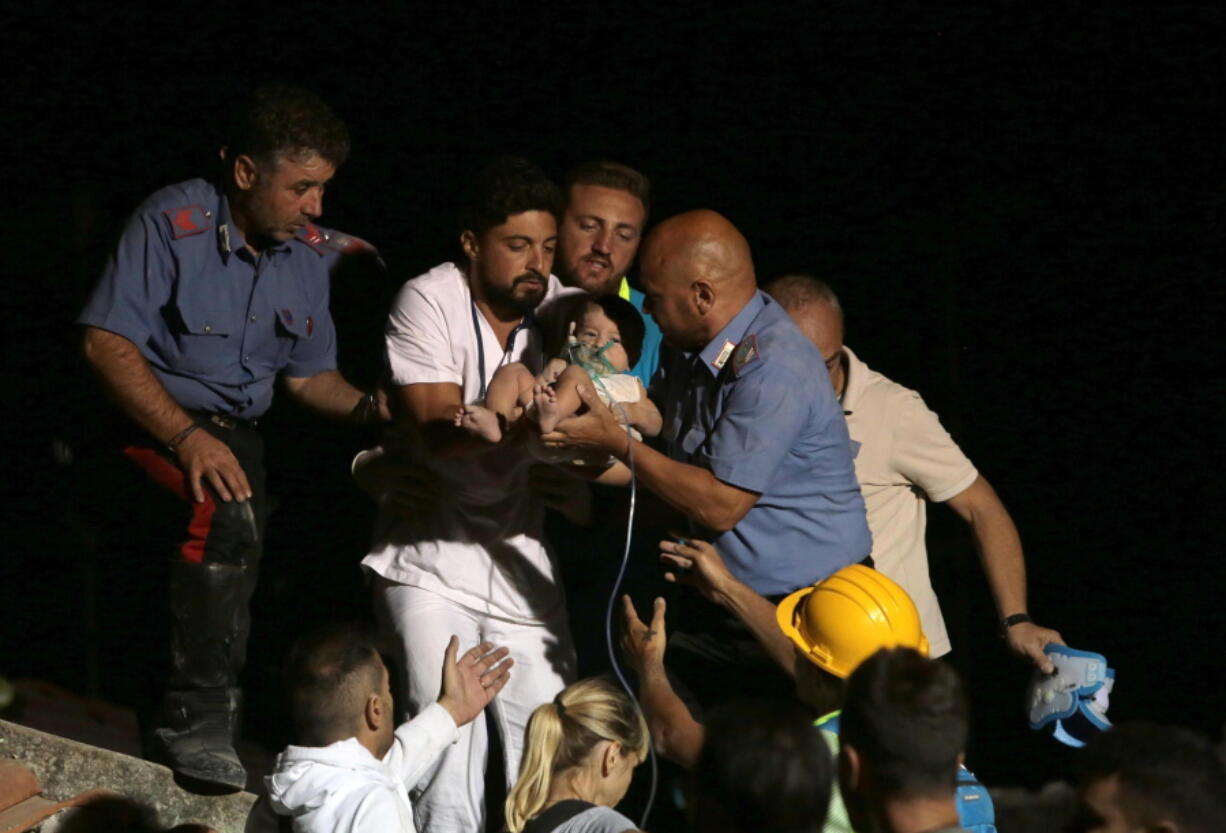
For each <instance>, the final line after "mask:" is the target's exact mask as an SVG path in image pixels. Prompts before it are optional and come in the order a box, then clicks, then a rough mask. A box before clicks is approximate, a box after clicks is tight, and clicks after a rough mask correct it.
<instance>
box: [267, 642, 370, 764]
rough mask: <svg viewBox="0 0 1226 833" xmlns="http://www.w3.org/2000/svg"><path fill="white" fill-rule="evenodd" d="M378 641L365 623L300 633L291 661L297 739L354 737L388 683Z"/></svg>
mask: <svg viewBox="0 0 1226 833" xmlns="http://www.w3.org/2000/svg"><path fill="white" fill-rule="evenodd" d="M380 663H381V660H380V658H379V648H378V642H377V641H376V639H375V637H374V634H373V633H372V632H371V630H370V629H369V628H368V627H366V626H365V625H359V624H354V623H344V624H333V625H327V626H324V627H322V628H319V629H317V630H315V631H312V632H311V633H308V634H307V635H305V636H304V637H302V638H301V639H299V640H298V641H297V642H296V643H295V644H294V647H293V648H291V649H290V653H289V656H288V657H287V658H286V663H285V685H286V689H287V690H288V691H289V700H290V712H291V714H292V715H293V718H294V727H295V734H296V737H297V742H298V743H299V744H300V745H302V746H327V745H328V744H331V743H335V742H336V741H338V740H344V739H346V738H350V737H353V736H354V734H355V730H356V728H357V726H358V722H359V720H360V719H361V715H362V711H363V709H364V708H365V704H366V699H367V698H368V697H369V696H370V695H371V693H373V692H378V691H380V689H381V688H382V683H383V679H382V671H381V668H380Z"/></svg>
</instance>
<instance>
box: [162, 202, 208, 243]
mask: <svg viewBox="0 0 1226 833" xmlns="http://www.w3.org/2000/svg"><path fill="white" fill-rule="evenodd" d="M162 216H163V217H165V218H166V224H167V228H168V229H169V230H170V234H171V239H173V240H178V239H179V238H180V237H191V236H192V235H194V234H200V233H201V232H204V231H208V230H209V229H210V228H212V227H213V222H212V219H211V216H212V215H211V214H210V213H209V212H208V211H205V210H204V208H203V207H202V206H199V205H185V206H181V207H179V208H167V209H166V210H164V211H163V212H162Z"/></svg>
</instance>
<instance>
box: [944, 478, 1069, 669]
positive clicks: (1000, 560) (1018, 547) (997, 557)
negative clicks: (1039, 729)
mask: <svg viewBox="0 0 1226 833" xmlns="http://www.w3.org/2000/svg"><path fill="white" fill-rule="evenodd" d="M947 503H948V504H949V506H950V508H951V509H953V510H954V511H955V512H956V513H958V516H959V517H961V518H962V520H964V521H966V522H967V524H969V525H970V527H971V533H972V534H973V535H974V537H975V548H976V549H977V550H978V551H979V561H980V563H981V564H982V565H983V572H984V574H985V575H986V576H987V579H988V587H989V589H990V590H991V593H992V598H993V599H994V600H995V602H996V610H997V612H998V613H999V614H1000V617H1001V619H1004V618H1005V617H1006V616H1011V615H1013V614H1015V613H1026V562H1025V559H1024V557H1023V555H1022V539H1021V537H1020V536H1019V535H1018V534H1017V527H1016V526H1015V525H1014V524H1013V519H1012V518H1011V517H1009V512H1008V510H1007V509H1005V505H1004V504H1003V503H1002V502H1001V500H1000V498H999V497H998V496H997V495H996V490H995V489H993V488H992V486H991V484H990V483H988V481H987V480H985V479H984V478H983V477H982V476H980V477H976V478H975V480H974V482H972V483H971V485H970V486H967V487H966V488H965V489H963V490H962V491H961V492H959V493H958V494H956V495H954V496H953V497H952V498H950V499H949V500H948V501H947ZM1005 638H1006V640H1007V641H1008V643H1009V647H1010V648H1011V649H1013V651H1014V652H1015V653H1016V654H1018V655H1019V656H1022V657H1025V658H1026V659H1028V660H1030V661H1031V662H1033V663H1034V664H1035V665H1037V666H1038V667H1039V668H1041V669H1043V670H1044V671H1045V672H1047V673H1051V672H1052V671H1053V670H1055V669H1054V667H1053V666H1052V664H1051V661H1050V660H1049V659H1048V658H1047V655H1046V654H1044V653H1043V648H1044V646H1046V645H1047V644H1048V643H1051V642H1057V643H1059V644H1061V645H1063V644H1064V640H1063V639H1062V638H1061V636H1060V634H1059V633H1057V632H1056V631H1054V630H1051V629H1050V628H1044V627H1042V626H1040V625H1037V624H1035V623H1033V622H1022V623H1020V624H1017V625H1013V626H1012V627H1010V628H1009V629H1008V630H1007V631H1006V632H1005Z"/></svg>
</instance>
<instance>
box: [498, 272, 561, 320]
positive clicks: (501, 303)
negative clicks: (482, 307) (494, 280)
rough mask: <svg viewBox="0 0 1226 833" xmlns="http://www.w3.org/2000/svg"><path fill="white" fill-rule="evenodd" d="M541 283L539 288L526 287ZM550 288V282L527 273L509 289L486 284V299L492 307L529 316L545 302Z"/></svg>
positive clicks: (515, 280)
mask: <svg viewBox="0 0 1226 833" xmlns="http://www.w3.org/2000/svg"><path fill="white" fill-rule="evenodd" d="M537 281H540V284H539V288H537V287H536V286H531V285H525V284H527V283H528V282H532V283H535V282H537ZM548 288H549V283H548V280H547V279H545V278H542V277H541V276H540V275H535V274H533V273H531V272H525V273H524V274H522V275H520V276H519V277H517V278H515V279H514V280H513V281H511V285H510V286H509V287H505V288H504V287H501V286H490V285H489V284H486V285H485V287H484V289H485V298H486V301H487V302H488V303H489V305H490V306H492V307H500V308H502V309H504V310H506V311H508V312H513V313H515V314H517V315H527V314H528V313H530V312H532V311H533V310H534V309H536V308H537V307H538V306H540V303H541V301H543V300H545V292H546V290H547V289H548Z"/></svg>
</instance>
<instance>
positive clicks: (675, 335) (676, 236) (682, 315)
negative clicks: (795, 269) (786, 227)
mask: <svg viewBox="0 0 1226 833" xmlns="http://www.w3.org/2000/svg"><path fill="white" fill-rule="evenodd" d="M640 275H641V278H642V282H643V289H644V291H645V292H646V294H647V298H648V311H649V312H650V313H651V314H652V317H653V318H655V320H656V323H657V324H659V325H660V330H661V331H662V332H663V333H664V337H665V339H666V340H667V341H669V342H670V343H671V344H673V345H675V346H677V347H681V348H682V349H687V350H697V349H701V348H702V347H704V346H706V344H707V342H709V341H710V340H711V339H712V338H714V337H715V335H716V333H718V332H719V331H720V330H722V329H723V328H724V326H725V325H726V324H727V323H728V322H729V321H730V320H732V318H733V316H735V315H736V314H737V313H738V312H740V310H741V309H742V308H743V307H744V306H745V304H747V303H748V302H749V300H750V299H751V298H752V297H753V295H754V292H755V291H757V283H756V280H755V278H754V271H753V258H752V256H751V255H750V252H749V242H748V241H746V240H745V236H744V235H742V234H741V233H740V232H739V231H738V230H737V228H736V226H734V225H732V223H730V222H728V220H727V219H726V218H725V217H723V216H721V215H720V214H717V213H716V212H714V211H689V212H687V213H685V214H678V215H677V216H675V217H670V218H669V219H667V220H665V221H664V222H662V223H660V224H659V225H658V226H656V227H655V228H654V229H653V230H652V231H651V234H649V235H648V236H647V239H646V241H645V242H644V243H643V249H642V257H641V259H640Z"/></svg>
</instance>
